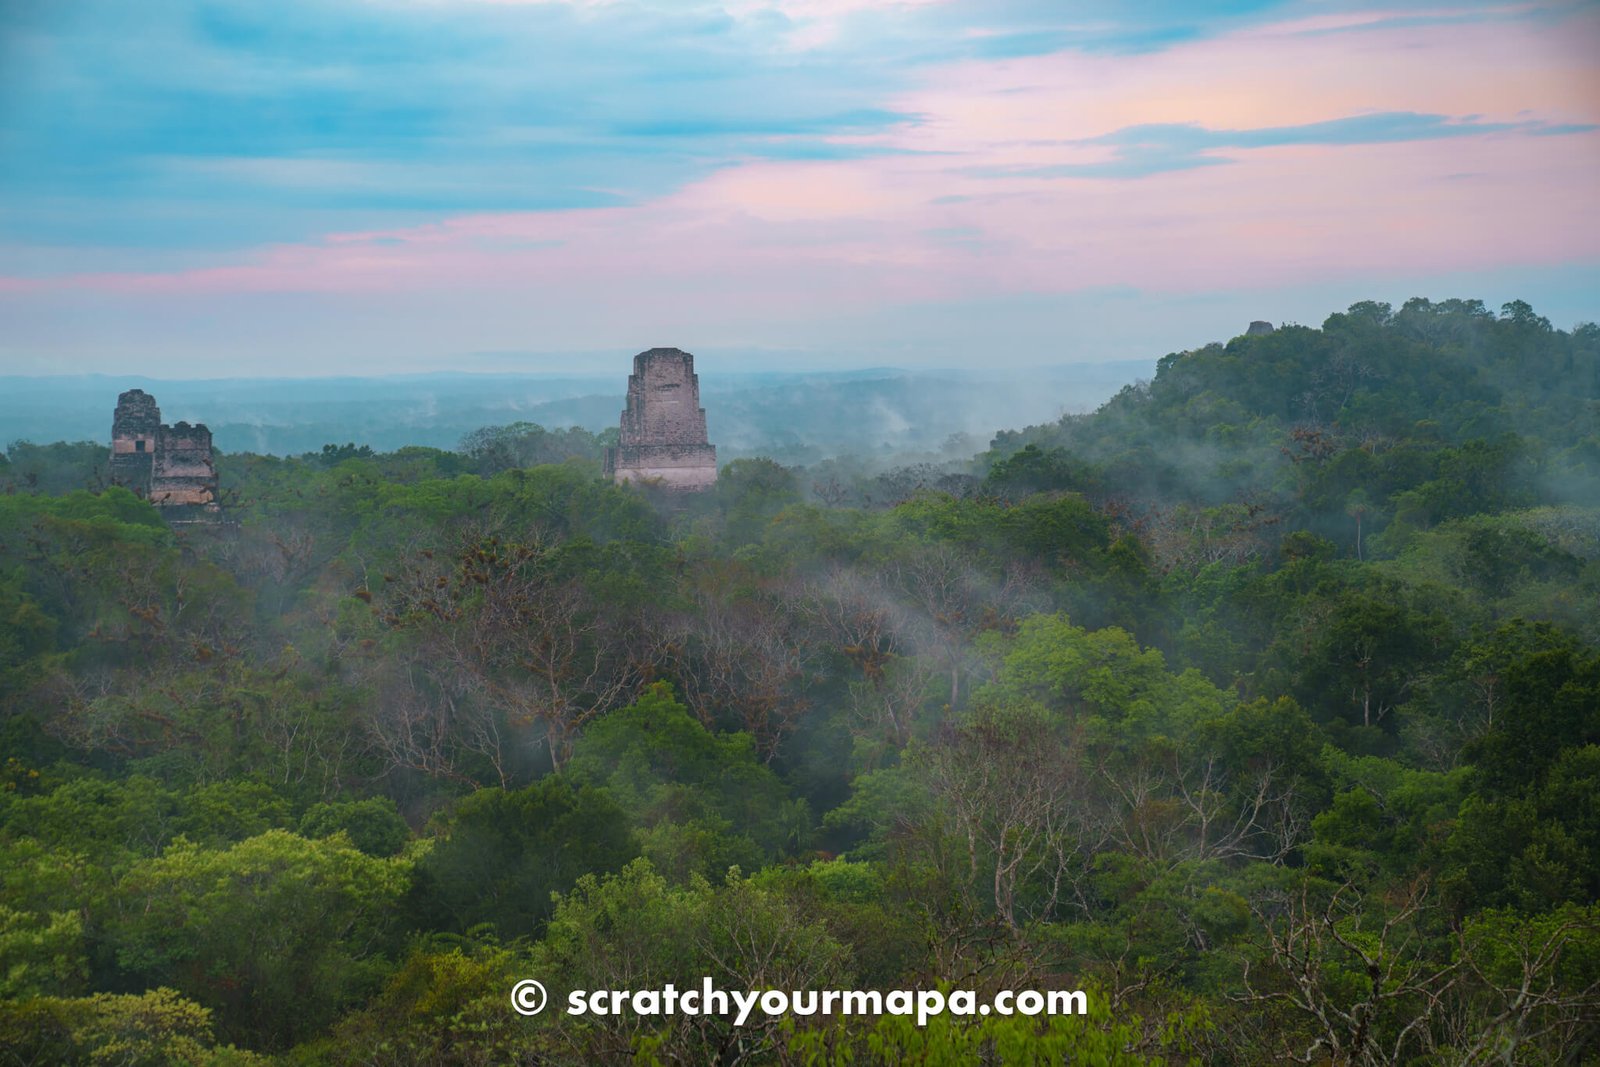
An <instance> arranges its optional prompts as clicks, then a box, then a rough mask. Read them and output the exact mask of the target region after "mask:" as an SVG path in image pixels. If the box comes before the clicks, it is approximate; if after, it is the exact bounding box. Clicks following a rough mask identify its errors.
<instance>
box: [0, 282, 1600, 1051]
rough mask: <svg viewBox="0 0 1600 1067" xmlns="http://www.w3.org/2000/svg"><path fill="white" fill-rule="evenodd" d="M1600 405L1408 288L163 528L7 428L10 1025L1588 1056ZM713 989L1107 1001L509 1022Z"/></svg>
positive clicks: (196, 1038) (269, 1035) (45, 1030)
mask: <svg viewBox="0 0 1600 1067" xmlns="http://www.w3.org/2000/svg"><path fill="white" fill-rule="evenodd" d="M1597 400H1600V328H1597V327H1595V326H1593V325H1586V326H1581V327H1579V328H1577V329H1574V330H1572V331H1570V332H1568V331H1561V330H1556V329H1554V328H1552V326H1551V324H1550V323H1549V322H1548V321H1546V320H1544V319H1543V318H1542V317H1541V316H1539V315H1538V314H1537V313H1536V312H1535V311H1534V309H1532V308H1531V307H1529V306H1527V305H1526V304H1523V303H1521V302H1516V301H1513V302H1511V303H1509V304H1507V305H1505V307H1504V308H1502V309H1501V312H1500V313H1499V314H1496V313H1494V312H1492V311H1490V310H1489V309H1488V308H1486V307H1485V306H1484V305H1483V304H1482V303H1481V302H1478V301H1471V300H1448V301H1442V302H1438V303H1435V302H1432V301H1429V300H1422V299H1418V300H1412V301H1408V302H1406V303H1405V304H1404V305H1403V306H1401V307H1400V308H1398V309H1396V308H1394V307H1393V306H1390V305H1386V304H1382V303H1377V302H1364V303H1361V304H1357V305H1354V306H1352V307H1351V308H1349V309H1348V310H1347V311H1346V312H1343V313H1340V314H1336V315H1333V316H1330V317H1329V318H1328V320H1327V321H1326V322H1325V323H1324V324H1323V325H1322V327H1321V328H1320V329H1311V328H1305V327H1298V326H1290V327H1285V328H1283V329H1279V330H1276V331H1274V332H1272V333H1270V334H1267V335H1264V336H1246V337H1239V338H1235V339H1233V340H1232V341H1229V342H1228V343H1226V344H1214V345H1208V346H1206V347H1204V348H1201V349H1198V350H1196V351H1192V352H1185V353H1175V354H1173V355H1170V356H1168V357H1166V358H1165V359H1163V360H1162V361H1161V363H1160V365H1159V368H1158V372H1157V374H1156V376H1155V378H1154V380H1152V381H1150V382H1148V383H1141V384H1139V385H1134V386H1130V387H1128V388H1127V389H1125V390H1123V392H1122V393H1121V394H1119V395H1118V396H1117V397H1116V398H1114V399H1113V400H1112V401H1110V402H1109V403H1107V404H1106V405H1104V406H1103V407H1102V408H1101V409H1100V410H1098V411H1096V412H1094V413H1092V414H1086V415H1072V416H1067V417H1065V418H1063V419H1062V420H1060V421H1059V422H1058V423H1055V424H1052V425H1049V426H1041V427H1031V428H1027V429H1024V430H1020V431H1014V432H1013V431H1003V432H1001V433H999V434H998V435H997V436H996V437H995V438H994V442H993V446H992V448H991V449H990V451H989V452H987V453H985V454H984V455H981V456H978V457H975V458H973V459H971V460H970V461H969V460H967V459H965V458H962V453H963V449H968V445H967V444H966V443H964V442H963V441H962V440H961V439H958V438H952V440H951V441H950V442H949V443H947V445H946V446H945V448H944V449H943V450H942V451H941V452H940V453H938V454H937V455H934V454H930V455H928V456H925V457H918V458H917V460H916V461H913V462H910V463H909V464H908V465H906V466H902V467H898V468H892V469H884V467H883V464H882V463H881V462H880V461H879V460H878V459H877V458H873V457H862V458H852V457H839V458H837V459H835V460H831V461H827V462H824V463H819V464H816V465H815V466H812V467H811V468H809V469H806V468H800V467H795V466H788V465H784V464H780V463H778V462H775V461H774V460H771V459H741V460H735V461H734V462H733V463H730V464H728V465H727V466H726V467H725V468H724V470H723V471H722V476H721V479H720V481H719V484H718V487H717V488H716V490H714V491H712V492H708V493H702V494H672V495H671V496H670V499H669V497H668V495H665V494H662V493H660V492H656V491H653V490H651V489H649V488H648V487H646V488H644V489H639V488H637V487H629V486H617V485H614V484H611V483H610V482H609V481H608V480H606V479H605V478H603V477H601V476H600V471H599V457H600V450H601V449H602V448H603V447H604V446H605V445H606V444H608V443H610V441H611V440H613V439H614V431H610V432H608V433H607V434H601V435H598V436H597V435H592V434H589V433H587V432H586V431H583V430H576V429H569V430H551V429H547V428H544V427H540V426H537V425H534V424H527V423H517V424H512V425H509V426H500V427H489V428H485V429H483V430H481V431H477V432H475V433H472V434H469V435H468V436H467V438H465V439H464V440H463V441H462V443H461V446H460V447H459V448H458V449H457V450H454V451H444V450H441V449H437V448H402V449H400V450H398V451H396V452H389V453H384V452H378V451H374V450H373V449H371V448H368V447H365V446H362V445H358V444H355V443H353V442H352V443H350V444H347V445H343V446H338V445H330V446H328V447H327V448H325V449H323V450H322V452H320V453H310V454H307V455H305V456H301V457H297V458H278V457H271V456H255V455H248V454H238V455H226V456H219V458H218V463H219V475H220V477H221V480H222V485H223V488H224V493H225V497H226V499H227V502H228V503H227V517H228V519H229V522H228V523H226V524H219V525H216V526H195V525H176V526H172V527H169V526H168V525H167V524H166V522H165V521H164V519H163V517H162V515H161V513H160V512H159V511H158V509H156V508H154V507H152V506H151V505H149V504H148V503H146V502H144V501H141V500H139V499H138V498H137V497H135V496H134V495H132V494H130V493H128V492H126V491H125V490H122V489H116V488H111V489H103V488H102V486H103V485H104V464H105V450H104V449H103V448H102V447H101V446H99V445H87V444H81V445H49V446H33V445H27V444H20V445H16V446H13V447H12V448H11V449H10V451H9V454H8V456H7V457H6V458H5V460H4V462H3V463H0V1059H4V1058H5V1057H8V1056H9V1057H11V1059H14V1060H20V1061H22V1062H68V1063H144V1062H149V1063H156V1062H195V1063H210V1062H216V1063H224V1062H249V1060H250V1058H251V1055H252V1054H251V1053H246V1052H239V1051H236V1050H234V1049H232V1048H230V1047H228V1046H219V1045H218V1044H217V1038H218V1036H219V1035H220V1037H221V1038H222V1039H223V1040H225V1041H233V1042H238V1043H240V1044H242V1045H246V1046H248V1047H249V1048H251V1049H254V1050H258V1051H262V1052H270V1053H273V1054H274V1055H277V1056H279V1057H280V1058H281V1059H282V1061H283V1062H290V1063H304V1064H312V1063H335V1064H357V1063H381V1064H396V1065H398V1064H402V1063H413V1062H422V1063H440V1064H443V1063H469V1064H477V1063H482V1064H489V1063H500V1062H508V1061H525V1062H548V1063H567V1062H614V1061H617V1060H625V1059H632V1060H634V1061H636V1062H652V1061H660V1062H711V1061H716V1060H732V1059H739V1060H740V1061H741V1062H751V1063H763V1062H818V1063H821V1062H828V1063H834V1062H838V1063H843V1062H885V1063H887V1062H906V1061H913V1060H915V1061H918V1062H971V1061H974V1060H980V1061H985V1062H1106V1063H1123V1062H1127V1063H1133V1062H1149V1061H1157V1062H1164V1063H1176V1062H1185V1061H1188V1060H1191V1059H1198V1060H1204V1061H1207V1062H1230V1063H1256V1062H1282V1061H1284V1060H1286V1059H1300V1060H1304V1059H1310V1060H1316V1061H1320V1060H1323V1059H1325V1060H1328V1061H1329V1062H1340V1063H1362V1062H1384V1061H1385V1060H1386V1059H1387V1060H1395V1061H1402V1062H1421V1063H1440V1064H1443V1063H1456V1062H1486V1061H1488V1060H1490V1059H1493V1060H1494V1061H1495V1062H1507V1063H1513V1064H1536V1063H1567V1062H1579V1060H1581V1057H1582V1055H1583V1052H1584V1050H1586V1049H1587V1048H1588V1047H1594V1046H1595V1045H1596V1044H1597V1043H1600V1031H1597V1030H1596V1029H1595V1026H1596V1024H1595V1022H1594V1017H1593V1003H1594V1002H1595V999H1596V996H1597V995H1600V985H1597V984H1596V981H1597V976H1600V971H1597V964H1596V959H1597V958H1600V949H1597V947H1596V941H1595V924H1596V917H1595V914H1594V908H1593V902H1594V901H1595V900H1596V899H1597V898H1600V807H1597V804H1600V800H1597V798H1600V718H1597V715H1600V710H1597V709H1600V651H1597V647H1596V644H1597V642H1600V621H1597V620H1600V613H1596V612H1595V611H1594V605H1595V603H1597V602H1600V511H1597V508H1596V505H1597V504H1600V425H1597V424H1596V421H1595V413H1596V410H1597V409H1596V407H1595V404H1596V402H1597ZM786 417H787V416H786ZM819 417H823V418H837V417H838V415H837V413H836V412H835V413H832V414H830V413H823V414H822V415H821V416H819ZM858 431H859V428H857V430H856V431H852V432H858ZM333 432H334V431H331V430H330V432H329V433H328V436H329V437H331V436H332V434H333ZM338 432H339V433H340V435H341V436H343V433H344V431H338ZM306 443H312V442H306ZM304 445H305V443H302V444H301V445H300V446H299V447H304ZM805 447H808V446H801V445H796V447H795V448H793V449H790V450H788V451H786V452H784V453H783V456H784V457H786V458H791V457H794V456H800V455H803V454H805ZM662 679H670V680H671V681H672V683H673V685H674V686H676V693H677V694H679V695H674V690H673V689H671V688H669V687H668V686H667V684H666V683H665V682H663V681H661V680H662ZM486 785H492V786H494V788H482V787H483V786H486ZM813 813H815V818H814V817H813ZM413 826H425V827H426V829H425V830H424V831H423V833H422V834H421V835H420V837H418V836H417V835H414V834H413V831H412V829H411V827H413ZM824 850H826V851H824ZM705 975H711V976H713V977H714V978H715V980H716V981H717V982H718V983H719V985H722V986H724V987H725V988H731V989H746V988H749V989H760V988H785V989H797V990H801V989H822V988H830V987H849V986H851V985H856V986H860V987H866V988H874V989H892V988H924V989H931V988H935V987H939V986H941V985H944V986H946V987H949V986H950V985H951V984H955V985H962V986H968V985H970V986H972V987H974V988H977V989H981V990H983V991H985V994H987V992H988V991H991V990H996V989H1000V988H1025V987H1028V986H1035V987H1038V988H1063V987H1071V986H1077V985H1082V986H1083V987H1085V988H1088V989H1091V990H1093V991H1094V994H1093V999H1092V1001H1091V1003H1092V1005H1093V1009H1094V1010H1093V1011H1092V1012H1091V1014H1090V1016H1088V1017H1087V1018H1081V1017H1073V1018H1057V1019H1054V1020H1042V1019H1040V1020H1029V1019H1018V1018H1011V1019H1006V1018H998V1017H993V1016H991V1017H988V1018H959V1017H954V1016H945V1017H938V1018H935V1019H933V1020H930V1022H929V1024H928V1025H927V1026H926V1027H921V1028H919V1027H917V1026H916V1025H915V1024H914V1023H913V1022H911V1021H908V1020H905V1019H899V1018H884V1019H873V1020H869V1019H833V1020H827V1021H823V1020H810V1021H806V1022H800V1021H797V1020H791V1021H790V1022H788V1023H783V1024H780V1023H778V1022H776V1021H772V1020H762V1021H760V1022H757V1023H754V1024H750V1025H748V1026H747V1027H745V1028H742V1029H738V1030H735V1029H734V1028H733V1027H732V1026H731V1025H729V1024H728V1022H727V1020H722V1019H690V1018H686V1017H666V1016H660V1015H639V1014H632V1015H622V1016H610V1017H604V1018H601V1017H592V1018H586V1019H576V1018H567V1017H565V1016H564V1015H563V1014H559V1013H553V1012H547V1013H546V1014H545V1015H544V1016H542V1017H540V1018H539V1019H535V1020H524V1019H522V1018H521V1017H515V1016H513V1015H512V1014H511V1013H510V1012H509V1006H508V1005H507V1003H506V999H505V998H506V996H507V993H508V991H509V987H510V985H511V984H512V983H513V982H514V981H516V980H518V979H520V978H522V977H538V978H540V979H541V980H544V981H545V982H546V983H547V985H548V986H549V987H550V991H551V994H552V996H553V997H554V998H556V999H557V1001H558V1002H559V1000H560V998H561V997H562V995H563V991H565V990H572V989H580V988H581V989H599V988H606V989H630V990H632V989H642V988H646V987H648V986H651V985H655V984H660V983H663V982H666V981H671V982H674V983H676V984H680V985H681V984H683V983H695V982H698V981H699V980H700V979H701V978H702V977H703V976H705ZM174 990H175V991H176V992H174ZM14 1050H15V1051H14Z"/></svg>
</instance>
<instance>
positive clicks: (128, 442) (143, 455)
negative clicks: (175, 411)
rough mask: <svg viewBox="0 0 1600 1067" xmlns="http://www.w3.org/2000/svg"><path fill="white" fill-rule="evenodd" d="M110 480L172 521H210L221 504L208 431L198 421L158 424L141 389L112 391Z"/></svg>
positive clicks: (150, 400)
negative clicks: (114, 397)
mask: <svg viewBox="0 0 1600 1067" xmlns="http://www.w3.org/2000/svg"><path fill="white" fill-rule="evenodd" d="M111 482H112V484H113V485H120V486H124V487H126V488H128V489H132V490H133V491H134V492H135V493H137V494H138V495H139V496H141V497H144V498H145V499H146V500H148V501H150V503H152V504H154V505H155V506H156V507H158V508H161V509H162V513H163V514H164V515H165V516H166V517H167V518H168V519H169V520H172V521H175V522H207V521H211V520H213V519H215V518H216V517H217V515H218V514H219V512H220V510H221V509H220V508H219V506H218V504H217V469H216V466H215V464H214V463H213V462H212V456H211V431H210V430H208V429H206V428H205V426H204V425H203V424H197V425H194V426H190V425H189V424H188V423H187V422H180V423H178V424H177V425H176V426H165V425H163V424H162V422H161V409H160V408H158V407H156V398H155V397H153V396H151V395H150V394H149V393H147V392H145V391H144V390H143V389H130V390H128V391H127V392H126V393H123V394H122V395H121V396H119V397H117V411H116V414H115V415H113V416H112V418H111Z"/></svg>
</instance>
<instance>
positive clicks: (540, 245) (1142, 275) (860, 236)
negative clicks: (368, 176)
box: [0, 0, 1600, 317]
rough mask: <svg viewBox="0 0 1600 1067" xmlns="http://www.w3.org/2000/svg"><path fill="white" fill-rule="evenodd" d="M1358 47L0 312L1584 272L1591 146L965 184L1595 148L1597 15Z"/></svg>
mask: <svg viewBox="0 0 1600 1067" xmlns="http://www.w3.org/2000/svg"><path fill="white" fill-rule="evenodd" d="M811 6H812V7H814V8H816V9H818V10H821V9H823V8H824V7H826V8H828V9H829V10H832V9H833V8H841V9H842V8H848V7H850V6H852V5H851V4H848V3H836V4H831V5H830V4H824V3H823V2H822V0H816V2H815V3H813V4H812V5H811ZM1361 27H1362V28H1359V29H1356V30H1348V31H1346V30H1345V29H1344V27H1343V26H1342V25H1335V24H1334V23H1331V22H1328V21H1327V20H1320V21H1306V20H1301V21H1298V22H1288V23H1283V24H1279V25H1276V26H1268V27H1264V28H1256V29H1252V30H1249V31H1244V32H1240V33H1238V34H1235V35H1233V36H1230V37H1225V38H1222V39H1219V40H1214V41H1208V42H1200V43H1196V44H1193V45H1188V46H1184V47H1181V48H1175V49H1171V50H1168V51H1164V52H1160V53H1155V54H1150V55H1141V56H1132V57H1129V56H1098V55H1082V54H1076V53H1066V54H1058V55H1053V56H1041V57H1030V58H1024V59H1012V60H1003V61H992V62H966V63H961V64H956V65H953V66H951V67H948V68H944V69H941V70H938V71H934V72H931V73H930V75H929V77H928V79H927V82H926V84H925V85H924V86H923V87H922V88H920V89H918V90H916V91H913V92H909V93H907V94H905V95H904V96H902V97H900V98H898V99H895V100H892V101H889V102H887V104H886V106H889V107H893V108H895V109H898V110H903V111H906V112H911V113H915V114H919V115H923V116H926V118H925V120H924V121H923V122H921V123H920V124H917V125H914V126H909V127H905V128H900V129H896V130H895V131H893V132H891V133H888V134H885V135H881V136H878V137H872V138H864V137H857V138H853V139H850V140H851V141H852V142H853V143H867V144H873V145H878V146H881V147H884V148H890V149H895V150H899V151H897V152H896V153H893V154H884V155H872V156H867V157H865V158H858V159H850V160H842V161H808V162H790V161H770V160H747V161H744V162H742V163H740V164H738V165H734V166H730V167H728V168H726V169H724V170H721V171H718V172H716V173H714V174H712V175H711V176H709V177H707V178H705V179H703V180H701V181H698V182H696V183H693V184H691V185H688V186H686V187H684V188H682V189H680V190H678V191H676V192H674V193H672V194H670V195H666V196H663V197H660V198H658V199H655V200H652V201H648V202H645V203H641V204H637V205H632V206H624V207H607V208H595V209H582V210H569V211H557V212H539V213H516V214H492V215H472V216H463V217H458V218H452V219H448V220H445V221H442V222H439V223H436V224H432V225H427V226H419V227H413V228H407V229H402V230H393V231H384V232H369V233H341V234H331V235H329V236H327V237H326V238H324V239H323V240H321V241H317V242H314V243H307V244H297V245H281V246H272V247H268V248H263V249H259V250H256V251H255V252H253V253H252V254H250V255H248V256H246V257H241V258H238V259H236V260H234V261H230V262H224V263H217V264H215V265H212V266H208V267H204V268H200V269H193V270H185V271H176V272H168V273H144V274H135V273H101V274H85V275H77V276H71V277H60V278H50V279H39V280H23V279H16V278H12V279H0V289H4V290H6V291H9V292H13V293H17V292H23V293H27V292H43V291H61V290H74V289H91V290H100V291H107V292H112V293H126V294H149V295H168V296H173V297H179V298H182V297H204V296H207V295H210V294H228V293H246V294H248V293H257V294H261V293H313V294H364V295H371V296H374V297H382V296H385V295H386V294H387V295H390V296H395V295H398V296H400V297H405V298H407V299H410V297H409V296H408V294H411V295H415V294H440V293H452V292H468V293H473V294H495V293H498V294H503V295H504V298H505V299H509V300H524V301H526V302H527V303H528V305H529V306H537V307H539V308H541V309H548V313H549V314H551V315H555V316H563V315H564V316H568V317H572V316H577V315H580V314H585V315H587V314H591V313H593V309H594V308H595V306H596V305H597V304H599V303H603V302H604V300H605V299H607V298H608V297H609V298H613V299H616V300H619V301H623V300H625V301H629V302H634V303H642V304H645V305H649V306H654V307H659V308H662V309H666V310H667V311H669V312H670V313H671V314H673V315H681V316H689V317H692V316H694V315H701V316H715V315H718V314H720V313H724V312H726V310H727V309H728V308H729V307H731V306H736V307H737V308H738V309H739V310H740V312H741V313H743V314H749V315H755V314H760V313H763V311H765V310H772V311H780V310H781V311H788V312H792V311H793V310H794V309H795V308H796V307H815V308H817V309H818V310H819V313H828V312H830V311H838V310H840V309H849V308H859V307H864V306H869V305H871V304H873V303H881V302H913V303H914V302H917V301H938V300H949V299H953V298H963V297H978V296H983V295H992V294H1005V293H1019V292H1022V293H1029V292H1067V291H1073V290H1078V289H1084V288H1091V287H1095V286H1105V285H1128V286H1135V287H1139V288H1143V289H1157V290H1166V291H1199V290H1204V289H1209V288H1215V287H1217V286H1219V285H1227V286H1249V285H1272V284H1278V283H1285V282H1289V281H1298V280H1314V279H1317V278H1325V277H1340V276H1348V275H1351V274H1359V273H1360V272H1363V271H1366V272H1371V271H1373V270H1377V269H1383V270H1396V269H1406V270H1418V271H1426V270H1437V269H1466V268H1470V267H1477V266H1484V267H1488V266H1504V265H1513V264H1541V263H1560V262H1570V261H1575V260H1581V259H1586V258H1587V259H1592V258H1594V257H1596V256H1600V206H1597V198H1596V195H1595V193H1594V174H1595V173H1596V164H1597V163H1600V135H1597V134H1595V133H1592V132H1591V133H1586V134H1568V135H1562V136H1527V135H1524V134H1496V135H1484V136H1472V137H1457V138H1449V139H1440V140H1432V141H1415V142H1407V143H1398V144H1374V145H1347V146H1339V147H1327V146H1306V145H1302V146H1294V147H1276V148H1254V149H1227V150H1225V151H1222V152H1220V154H1222V155H1225V156H1227V157H1228V158H1230V159H1232V160H1235V161H1236V162H1233V163H1230V164H1228V165H1219V166H1210V167H1200V168H1196V169H1191V170H1181V171H1172V172H1169V173H1164V174H1156V175H1153V176H1150V177H1147V178H1143V179H1140V180H1138V181H1113V180H1107V179H1078V178H1075V179H1056V180H1050V179H1043V178H1039V177H1027V176H1021V175H1018V176H1009V177H1006V176H1001V177H996V176H992V175H993V174H994V173H995V172H996V170H997V168H1000V169H1003V168H1013V167H1024V168H1029V167H1035V168H1036V167H1049V166H1059V165H1061V164H1082V163H1093V162H1097V161H1102V160H1104V159H1106V158H1107V157H1108V154H1109V150H1108V149H1107V148H1105V147H1103V146H1092V145H1083V144H1074V143H1070V142H1075V141H1082V140H1084V139H1087V138H1093V137H1097V136H1101V135H1104V134H1106V133H1109V132H1112V131H1114V130H1117V129H1119V128H1122V127H1125V126H1129V125H1136V124H1142V123H1201V124H1204V125H1205V126H1207V127H1208V128H1213V129H1248V128H1257V127H1266V126H1285V125H1296V124H1304V123H1313V122H1322V121H1327V120H1330V119H1337V118H1343V117H1348V116H1350V115H1354V114H1360V113H1363V112H1371V111H1415V112H1421V113H1430V114H1444V115H1454V116H1461V115H1482V116H1484V118H1485V120H1486V121H1511V120H1514V119H1526V118H1528V117H1530V116H1534V117H1537V118H1539V119H1541V120H1545V121H1548V122H1552V123H1561V122H1565V123H1581V122H1596V121H1600V93H1597V92H1595V91H1594V90H1595V87H1596V86H1595V82H1596V76H1595V67H1596V64H1595V61H1594V59H1593V55H1594V53H1593V52H1591V51H1589V50H1587V49H1586V48H1584V47H1583V43H1584V42H1586V41H1587V42H1595V41H1600V13H1596V12H1594V11H1586V12H1581V13H1580V14H1578V15H1576V16H1574V17H1572V18H1569V19H1568V20H1567V21H1566V22H1565V23H1561V24H1549V23H1545V22H1539V21H1533V20H1516V19H1509V20H1505V21H1499V22H1495V23H1492V24H1489V23H1481V22H1480V23H1472V22H1461V23H1454V24H1452V23H1446V24H1442V25H1431V26H1427V27H1416V26H1406V25H1390V24H1388V22H1387V19H1386V16H1385V15H1384V13H1382V12H1374V13H1371V15H1370V17H1365V18H1364V20H1362V21H1361ZM1335 30H1336V31H1340V32H1329V31H1335ZM985 174H988V175H991V176H984V175H985ZM579 308H584V309H586V310H584V311H582V312H580V311H579V310H577V309H579Z"/></svg>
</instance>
